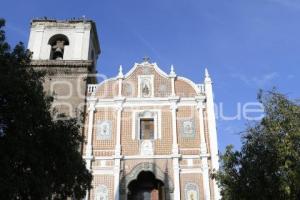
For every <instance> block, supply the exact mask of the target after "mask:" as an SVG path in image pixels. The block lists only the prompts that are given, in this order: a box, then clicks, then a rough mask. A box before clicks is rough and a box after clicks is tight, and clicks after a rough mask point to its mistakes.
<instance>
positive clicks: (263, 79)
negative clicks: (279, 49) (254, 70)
mask: <svg viewBox="0 0 300 200" xmlns="http://www.w3.org/2000/svg"><path fill="white" fill-rule="evenodd" d="M231 76H232V77H233V78H237V79H240V80H241V81H242V82H244V83H245V84H246V85H249V86H251V85H255V86H258V87H263V86H266V85H267V84H269V83H270V82H271V81H272V80H274V79H275V78H277V77H278V73H277V72H271V73H268V74H264V75H262V76H259V77H257V76H254V77H250V78H249V77H247V76H246V75H243V74H232V75H231Z"/></svg>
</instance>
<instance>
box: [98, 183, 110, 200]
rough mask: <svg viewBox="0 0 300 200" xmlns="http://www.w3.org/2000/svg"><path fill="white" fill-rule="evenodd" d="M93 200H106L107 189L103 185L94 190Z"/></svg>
mask: <svg viewBox="0 0 300 200" xmlns="http://www.w3.org/2000/svg"><path fill="white" fill-rule="evenodd" d="M95 200H108V189H107V187H106V186H105V185H99V186H98V187H97V188H96V190H95Z"/></svg>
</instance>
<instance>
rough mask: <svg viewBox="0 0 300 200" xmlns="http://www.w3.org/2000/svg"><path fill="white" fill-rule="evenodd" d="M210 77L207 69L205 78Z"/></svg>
mask: <svg viewBox="0 0 300 200" xmlns="http://www.w3.org/2000/svg"><path fill="white" fill-rule="evenodd" d="M208 77H209V73H208V69H207V68H205V78H208Z"/></svg>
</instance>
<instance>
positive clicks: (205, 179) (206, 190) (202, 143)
mask: <svg viewBox="0 0 300 200" xmlns="http://www.w3.org/2000/svg"><path fill="white" fill-rule="evenodd" d="M202 104H203V102H202V101H201V100H200V101H198V105H197V109H198V114H199V126H200V157H201V161H202V171H203V173H202V176H203V190H204V199H205V200H210V187H209V170H208V163H207V156H208V155H207V146H206V141H205V131H204V119H203V105H202Z"/></svg>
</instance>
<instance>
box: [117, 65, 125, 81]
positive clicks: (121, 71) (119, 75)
mask: <svg viewBox="0 0 300 200" xmlns="http://www.w3.org/2000/svg"><path fill="white" fill-rule="evenodd" d="M120 78H124V75H123V67H122V65H120V67H119V74H118V79H120Z"/></svg>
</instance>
